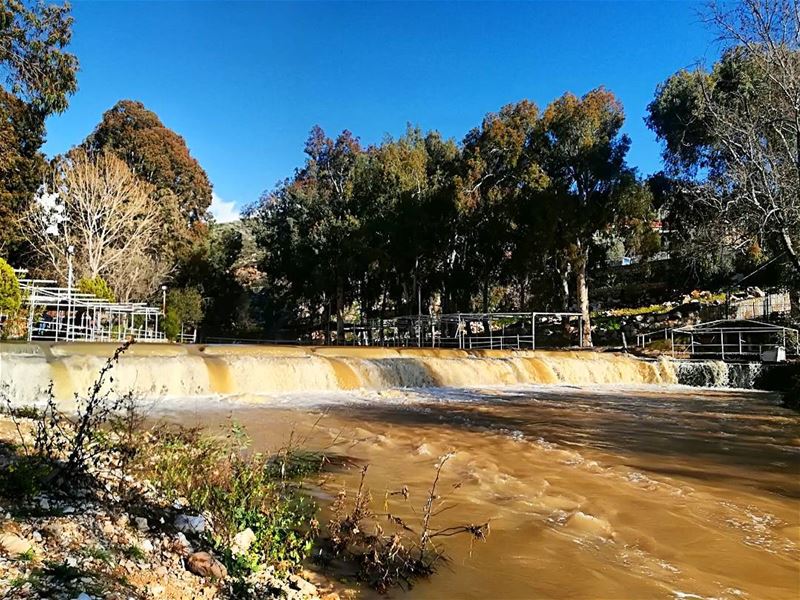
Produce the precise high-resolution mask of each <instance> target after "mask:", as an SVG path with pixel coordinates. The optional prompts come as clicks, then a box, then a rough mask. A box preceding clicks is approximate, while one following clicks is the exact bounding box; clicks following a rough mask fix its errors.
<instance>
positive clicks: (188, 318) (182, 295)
mask: <svg viewBox="0 0 800 600" xmlns="http://www.w3.org/2000/svg"><path fill="white" fill-rule="evenodd" d="M202 319H203V297H202V296H201V295H200V292H199V291H198V290H197V289H195V288H176V289H171V290H170V291H169V292H168V293H167V314H166V315H165V318H164V320H163V327H164V333H165V335H166V336H167V338H169V339H170V340H175V339H177V337H178V334H180V332H181V329H182V327H183V326H184V325H185V324H187V323H193V324H196V323H199V322H200V321H202Z"/></svg>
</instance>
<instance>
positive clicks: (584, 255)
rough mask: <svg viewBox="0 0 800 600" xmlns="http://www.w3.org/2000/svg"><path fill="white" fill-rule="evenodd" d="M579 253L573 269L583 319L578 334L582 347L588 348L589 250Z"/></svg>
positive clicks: (589, 336) (590, 331)
mask: <svg viewBox="0 0 800 600" xmlns="http://www.w3.org/2000/svg"><path fill="white" fill-rule="evenodd" d="M580 253H581V256H580V258H579V259H578V264H577V265H576V268H575V288H576V292H577V295H578V304H579V305H580V308H581V315H582V317H583V330H582V331H580V332H579V335H580V336H581V340H582V345H583V346H586V347H590V346H591V345H592V323H591V321H590V318H589V284H588V282H587V280H586V270H587V265H588V264H589V249H588V248H581V249H580Z"/></svg>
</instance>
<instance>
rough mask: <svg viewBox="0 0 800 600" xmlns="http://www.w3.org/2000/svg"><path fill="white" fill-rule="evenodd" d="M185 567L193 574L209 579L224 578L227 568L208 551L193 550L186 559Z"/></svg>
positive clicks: (226, 574)
mask: <svg viewBox="0 0 800 600" xmlns="http://www.w3.org/2000/svg"><path fill="white" fill-rule="evenodd" d="M186 567H187V568H188V569H189V570H190V571H191V572H192V573H194V574H195V575H198V576H200V577H206V578H209V579H225V578H226V577H227V576H228V570H227V569H226V568H225V565H223V564H222V563H221V562H219V561H218V560H217V559H216V558H214V557H213V556H211V554H209V553H208V552H195V553H194V554H192V555H191V556H189V558H188V559H187V560H186Z"/></svg>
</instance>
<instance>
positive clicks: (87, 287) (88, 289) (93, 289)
mask: <svg viewBox="0 0 800 600" xmlns="http://www.w3.org/2000/svg"><path fill="white" fill-rule="evenodd" d="M77 287H78V290H79V291H80V292H81V293H83V294H93V295H95V296H97V297H98V298H102V299H104V300H108V301H109V302H116V301H117V300H116V297H115V296H114V290H112V289H111V286H109V285H108V283H107V282H106V280H105V279H103V278H102V277H100V276H97V277H91V278H89V277H83V278H81V279H79V280H78V286H77Z"/></svg>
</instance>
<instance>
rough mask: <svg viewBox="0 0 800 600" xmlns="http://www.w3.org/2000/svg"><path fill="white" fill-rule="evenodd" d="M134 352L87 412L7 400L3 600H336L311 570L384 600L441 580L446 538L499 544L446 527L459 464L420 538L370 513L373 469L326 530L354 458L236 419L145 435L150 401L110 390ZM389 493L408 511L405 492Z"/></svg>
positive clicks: (88, 401) (426, 510)
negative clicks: (443, 520)
mask: <svg viewBox="0 0 800 600" xmlns="http://www.w3.org/2000/svg"><path fill="white" fill-rule="evenodd" d="M129 346H130V342H129V343H126V344H124V345H123V346H121V347H120V348H118V349H117V351H116V352H115V353H114V355H113V356H112V357H111V358H109V359H108V361H107V362H106V363H105V365H104V367H103V368H102V369H101V370H100V372H99V375H98V377H97V380H96V381H95V382H94V384H93V385H92V387H91V389H90V390H89V391H88V394H87V395H86V396H84V397H76V403H77V411H76V413H75V414H74V415H68V414H65V413H64V412H61V411H60V410H59V409H58V407H57V405H56V402H55V400H54V397H53V394H52V386H51V390H50V393H49V396H48V397H49V400H48V401H47V403H46V405H45V406H44V408H42V409H36V408H31V407H22V408H20V407H16V406H13V405H12V403H11V396H10V394H9V390H8V389H4V390H0V392H2V401H3V409H4V410H3V412H4V413H5V414H4V417H3V420H2V421H0V465H1V466H2V469H0V507H2V508H0V591H2V592H3V593H4V594H5V597H9V598H37V597H48V598H50V597H56V598H61V597H63V598H74V597H76V596H78V597H79V598H81V599H82V600H86V598H92V597H103V598H129V597H137V598H139V597H141V598H145V597H164V598H183V597H192V598H196V597H217V598H264V597H286V598H317V597H324V598H329V599H333V598H338V597H339V593H337V592H335V591H333V585H332V584H331V580H330V579H327V578H320V576H318V575H315V574H314V573H311V572H309V571H304V570H303V567H304V566H308V565H309V564H311V563H315V564H316V565H317V569H318V570H320V569H322V570H326V571H328V572H329V573H332V574H333V576H334V577H339V578H340V579H343V580H345V581H349V582H351V583H352V582H363V583H365V584H367V585H369V586H371V587H373V588H375V589H376V590H378V591H380V592H385V591H387V590H389V589H390V588H392V587H396V586H401V587H411V586H412V585H413V584H414V582H415V580H417V579H419V578H423V577H428V576H430V575H432V574H434V573H435V571H436V569H437V567H438V566H439V565H440V564H441V563H442V562H443V561H446V560H447V557H446V555H445V554H444V552H443V551H442V550H441V549H440V548H438V547H437V546H436V540H437V538H441V537H449V536H453V535H456V534H460V533H464V534H468V535H469V536H471V537H472V538H473V539H484V537H485V535H486V534H487V533H488V524H480V525H467V526H455V527H444V528H437V527H435V526H434V521H435V520H436V519H435V517H436V516H437V515H438V514H439V513H440V512H443V510H445V507H444V504H443V503H444V502H445V501H446V496H445V497H441V496H440V495H439V491H438V484H439V481H440V477H441V474H442V469H443V467H444V466H445V464H446V462H447V460H448V458H449V456H447V455H446V456H444V457H442V458H441V459H440V461H439V462H438V464H437V465H436V467H435V478H434V480H433V483H432V485H431V488H430V491H429V494H428V496H427V498H426V499H425V502H424V505H423V506H422V511H421V513H420V515H421V516H420V522H419V524H418V525H416V524H414V523H408V522H406V521H404V520H403V519H401V518H399V517H396V516H394V515H392V514H391V513H390V512H389V511H385V512H383V513H377V512H376V511H375V510H374V509H373V508H372V496H371V494H370V492H369V491H368V490H367V489H366V487H365V476H366V471H367V469H366V467H363V470H362V477H361V484H360V486H359V488H358V490H357V493H356V494H355V496H354V497H353V500H352V502H351V501H350V499H349V495H348V493H347V491H345V490H343V491H341V492H340V493H339V495H338V497H337V499H336V500H335V501H334V502H333V505H332V506H331V513H332V515H331V518H330V521H329V523H328V524H327V526H326V527H323V526H321V525H320V523H319V521H318V514H319V509H320V507H319V506H318V504H317V503H316V502H315V501H314V500H313V499H312V498H311V495H310V494H309V493H308V492H309V488H310V486H313V485H315V483H314V477H315V476H317V475H319V474H320V473H321V472H322V471H323V470H331V469H333V468H335V467H338V468H342V467H347V466H352V465H353V462H352V461H349V460H347V459H342V458H340V457H336V456H330V455H326V454H325V453H324V452H317V451H311V450H306V449H303V448H302V447H300V445H299V444H295V443H294V442H290V443H289V444H288V445H287V446H286V447H284V448H282V449H280V450H279V451H277V452H274V453H260V452H254V451H251V449H250V439H249V437H248V435H247V433H246V431H245V430H244V428H242V427H241V426H240V425H239V424H237V423H235V422H231V423H230V425H229V427H228V429H227V431H226V432H225V434H224V435H221V436H214V435H209V434H206V433H204V432H203V431H201V430H200V429H199V428H185V427H179V426H172V425H170V424H167V423H164V422H157V423H156V424H154V425H152V426H150V427H145V416H144V414H143V412H142V411H141V408H140V406H141V398H137V397H136V396H135V395H134V394H133V393H131V392H129V393H124V394H119V393H117V392H115V391H114V390H113V385H112V383H113V369H114V366H115V365H116V364H117V363H118V361H119V358H120V356H121V355H122V354H123V353H124V352H125V351H126V350H127V349H128V347H129ZM389 496H393V497H397V498H399V499H400V501H403V502H408V501H410V498H409V493H408V488H405V487H403V488H402V489H401V490H400V491H399V492H387V499H388V497H389ZM387 504H388V502H387V503H385V505H387ZM382 519H385V520H386V522H387V523H388V525H387V526H386V530H385V529H384V527H383V526H381V524H380V523H379V521H381V520H382ZM308 579H316V580H317V582H318V585H314V584H313V583H311V582H310V581H309V580H308ZM337 587H340V588H341V587H342V586H337ZM340 592H342V593H345V594H352V593H355V592H354V590H353V589H346V590H341V589H340Z"/></svg>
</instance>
